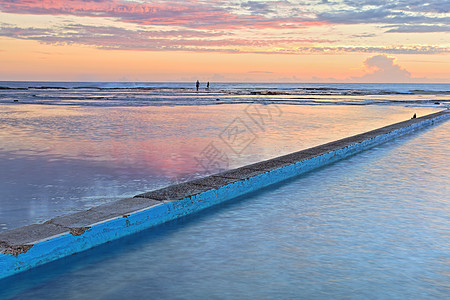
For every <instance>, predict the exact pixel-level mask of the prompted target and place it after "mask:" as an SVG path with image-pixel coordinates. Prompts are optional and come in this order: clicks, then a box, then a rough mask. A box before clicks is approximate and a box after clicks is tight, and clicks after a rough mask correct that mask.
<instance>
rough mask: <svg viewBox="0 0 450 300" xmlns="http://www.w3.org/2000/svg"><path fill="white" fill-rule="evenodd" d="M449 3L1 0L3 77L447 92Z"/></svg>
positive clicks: (406, 0) (449, 79) (409, 0)
mask: <svg viewBox="0 0 450 300" xmlns="http://www.w3.org/2000/svg"><path fill="white" fill-rule="evenodd" d="M449 32H450V2H449V1H442V0H432V1H417V0H393V1H380V0H316V1H293V0H292V1H239V0H238V1H216V0H208V1H202V0H200V1H176V0H173V1H145V0H133V1H127V0H112V1H105V0H66V1H63V0H48V1H47V0H17V1H11V0H0V80H63V81H192V80H196V79H200V80H203V81H204V80H210V81H261V82H266V81H270V82H336V81H337V82H339V81H344V82H445V83H450V55H449V54H450V34H449Z"/></svg>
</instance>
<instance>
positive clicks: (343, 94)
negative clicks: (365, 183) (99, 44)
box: [0, 82, 450, 232]
mask: <svg viewBox="0 0 450 300" xmlns="http://www.w3.org/2000/svg"><path fill="white" fill-rule="evenodd" d="M193 87H194V85H193V84H192V83H92V82H90V83H63V82H0V232H1V231H5V230H8V229H12V228H16V227H20V226H23V225H28V224H33V223H40V222H44V221H46V220H48V219H50V218H52V217H55V216H58V215H64V214H69V213H73V212H76V211H82V210H85V209H88V208H91V207H93V206H97V205H100V204H103V203H107V202H111V201H115V200H118V199H122V198H126V197H132V196H134V195H136V194H138V193H142V192H146V191H149V190H153V189H156V188H161V187H164V186H167V185H169V184H171V183H176V182H183V181H186V180H189V179H193V178H197V177H202V176H205V175H208V174H213V173H217V172H219V171H221V170H226V169H230V168H235V167H239V166H243V165H246V164H249V163H254V162H257V161H260V160H264V159H269V158H272V157H276V156H279V155H282V154H287V153H290V152H294V151H299V150H302V149H306V148H308V147H312V146H315V145H318V144H321V143H325V142H329V141H332V140H335V139H338V138H343V137H346V136H350V135H354V134H358V133H361V132H365V131H368V130H371V129H375V128H378V127H381V126H385V125H388V124H391V123H395V122H398V121H402V120H405V119H409V118H410V117H411V116H412V115H413V114H414V113H416V114H417V115H418V116H420V115H424V114H427V113H431V112H435V111H438V110H441V109H445V108H446V107H447V106H449V99H450V98H449V97H450V85H448V84H447V85H446V84H419V85H408V84H268V83H261V84H257V83H239V84H238V83H220V84H219V83H212V84H211V89H209V90H206V89H205V88H204V84H203V83H202V85H201V89H200V91H199V92H197V91H195V90H194V89H193ZM15 100H17V101H16V102H14V101H15ZM230 128H237V129H238V130H239V132H242V134H240V140H241V141H242V143H240V145H236V143H234V144H233V141H232V140H230V139H229V137H228V138H227V136H228V134H227V130H229V129H230ZM212 156H214V159H212V158H211V157H212Z"/></svg>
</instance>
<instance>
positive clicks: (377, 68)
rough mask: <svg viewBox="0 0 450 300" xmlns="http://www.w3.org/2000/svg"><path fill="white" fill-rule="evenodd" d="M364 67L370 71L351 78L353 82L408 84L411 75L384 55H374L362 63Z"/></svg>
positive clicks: (391, 58) (393, 59)
mask: <svg viewBox="0 0 450 300" xmlns="http://www.w3.org/2000/svg"><path fill="white" fill-rule="evenodd" d="M364 65H365V67H366V68H367V69H368V70H370V71H371V73H367V74H365V75H363V76H361V77H353V78H352V79H353V81H361V82H409V81H411V73H409V72H408V71H407V70H405V69H403V68H402V67H401V66H399V65H397V64H395V58H393V57H388V56H386V55H375V56H372V57H370V58H368V59H366V61H364Z"/></svg>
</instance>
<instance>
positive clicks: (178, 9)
mask: <svg viewBox="0 0 450 300" xmlns="http://www.w3.org/2000/svg"><path fill="white" fill-rule="evenodd" d="M0 11H3V12H6V13H16V14H49V15H75V16H90V17H113V18H117V19H118V20H120V21H123V22H129V23H137V24H142V25H177V26H185V27H192V28H203V29H218V28H219V29H220V28H241V27H246V28H269V27H270V28H281V27H299V26H304V25H321V24H324V23H323V22H318V21H316V20H314V19H310V18H309V19H308V18H300V17H290V18H286V17H285V18H280V17H273V18H269V17H265V16H261V15H241V14H233V13H230V12H229V11H228V10H226V9H224V8H222V7H220V6H218V5H217V3H215V2H214V1H211V2H209V3H208V4H204V3H201V2H197V1H196V2H176V3H175V2H154V3H141V2H130V1H126V2H125V1H119V0H112V1H105V0H92V1H90V0H50V1H42V0H18V1H7V0H0Z"/></svg>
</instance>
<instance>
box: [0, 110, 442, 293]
mask: <svg viewBox="0 0 450 300" xmlns="http://www.w3.org/2000/svg"><path fill="white" fill-rule="evenodd" d="M333 108H335V107H333ZM396 108H398V107H396ZM335 109H336V110H337V108H335ZM353 109H354V107H351V108H349V110H350V111H351V113H349V114H348V115H345V113H346V112H347V111H346V110H344V111H339V113H335V114H333V116H340V115H341V114H343V115H345V117H350V116H354V119H363V121H360V124H365V123H366V121H367V120H365V118H364V117H362V116H363V115H364V113H367V115H373V114H375V113H376V112H377V109H374V110H369V111H370V113H368V111H366V110H365V109H367V107H366V108H365V109H364V110H363V111H355V110H353ZM390 109H393V110H395V109H394V108H390ZM388 111H389V110H386V111H383V115H384V116H390V115H389V113H388ZM292 113H297V111H293V112H292ZM312 113H316V114H317V115H319V116H322V119H320V124H323V119H324V118H325V117H324V115H325V114H326V113H325V112H317V111H315V110H312V111H309V112H308V113H307V115H309V114H312ZM330 113H331V110H330V111H327V114H328V115H329V114H330ZM402 113H403V110H402V111H401V112H400V115H401V114H402ZM286 115H288V114H287V113H286ZM355 115H356V116H355ZM357 116H360V117H357ZM390 117H392V116H390ZM390 121H391V120H390ZM309 122H312V121H311V120H309ZM353 122H355V121H352V122H348V123H353ZM370 122H373V119H372V120H370V121H369V123H370ZM348 123H345V124H347V127H348V128H351V126H350V125H348ZM345 124H344V125H345ZM338 126H341V124H339V125H338ZM366 126H367V125H366ZM331 127H332V126H331ZM319 131H322V130H319ZM449 133H450V122H449V121H447V122H441V123H439V124H436V125H434V126H432V127H429V128H427V129H424V130H420V131H417V132H414V133H412V134H409V135H406V136H403V137H400V138H397V139H395V140H393V141H390V142H389V143H385V144H383V145H379V146H377V147H375V148H372V149H370V150H367V151H364V152H363V153H360V154H358V155H355V156H352V157H351V158H349V159H346V160H342V161H339V162H337V163H334V164H332V165H329V166H326V167H323V168H321V169H319V170H316V171H314V172H310V173H309V174H306V175H304V176H301V177H298V178H295V179H293V180H290V181H287V182H284V183H282V184H278V185H276V186H272V187H270V188H266V189H264V190H261V191H259V192H256V193H253V194H250V195H246V196H245V197H241V198H239V199H235V200H232V201H229V202H227V203H223V204H220V205H218V206H215V207H212V208H210V209H207V210H206V211H203V212H200V213H197V214H195V215H191V216H188V217H185V218H182V219H179V220H175V221H173V222H170V223H167V224H164V225H162V226H159V227H156V228H153V229H151V230H147V231H145V232H142V233H140V234H137V235H134V236H131V237H128V238H124V239H121V240H119V241H116V242H113V243H109V244H106V245H104V246H101V247H98V248H96V249H93V250H91V251H87V252H84V253H81V254H77V255H73V256H71V257H68V258H65V259H62V260H60V261H58V262H56V263H53V264H49V265H46V266H43V267H40V268H37V269H35V270H32V271H30V272H26V273H22V274H19V275H18V276H15V277H13V278H9V279H6V280H3V281H0V298H2V297H3V298H6V299H28V298H32V299H41V298H42V299H44V298H45V299H62V298H63V299H123V298H126V297H130V298H131V297H133V298H137V299H141V298H152V299H446V298H448V295H450V284H449V283H450V272H449V270H450V238H449V232H450V222H449V220H450V196H449V195H450V160H449V159H448V157H449V153H450V134H449ZM322 137H323V136H322ZM327 137H328V136H327ZM269 148H270V147H269Z"/></svg>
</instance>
